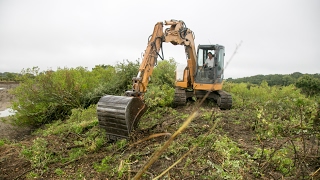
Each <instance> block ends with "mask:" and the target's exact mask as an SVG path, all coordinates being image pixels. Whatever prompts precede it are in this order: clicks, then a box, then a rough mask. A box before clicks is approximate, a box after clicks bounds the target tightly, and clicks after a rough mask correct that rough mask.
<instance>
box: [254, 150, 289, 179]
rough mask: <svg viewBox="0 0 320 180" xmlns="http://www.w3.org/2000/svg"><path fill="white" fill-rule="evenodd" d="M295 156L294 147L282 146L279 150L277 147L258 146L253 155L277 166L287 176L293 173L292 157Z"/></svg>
mask: <svg viewBox="0 0 320 180" xmlns="http://www.w3.org/2000/svg"><path fill="white" fill-rule="evenodd" d="M293 156H294V154H293V151H292V149H289V148H286V147H285V148H281V149H279V150H275V149H270V148H266V149H263V150H262V149H261V148H257V150H256V152H255V153H254V155H253V158H255V159H264V160H266V162H268V163H270V164H272V165H273V166H275V168H276V169H277V170H278V171H280V172H281V173H282V174H284V175H285V176H289V175H291V173H292V171H293V170H295V168H294V161H293V159H292V157H293Z"/></svg>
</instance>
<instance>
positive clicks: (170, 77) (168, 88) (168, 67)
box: [144, 59, 176, 109]
mask: <svg viewBox="0 0 320 180" xmlns="http://www.w3.org/2000/svg"><path fill="white" fill-rule="evenodd" d="M175 69H176V62H175V61H174V59H170V60H163V61H159V62H158V65H157V66H156V67H155V68H154V70H153V74H152V77H151V82H150V83H149V85H148V90H147V92H146V93H145V96H144V99H145V102H146V104H147V105H148V107H149V108H151V109H153V108H156V107H158V106H160V107H165V106H171V105H172V103H173V97H174V83H175Z"/></svg>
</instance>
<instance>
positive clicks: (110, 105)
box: [97, 20, 196, 140]
mask: <svg viewBox="0 0 320 180" xmlns="http://www.w3.org/2000/svg"><path fill="white" fill-rule="evenodd" d="M165 25H168V26H170V27H169V28H167V29H165V31H163V22H158V23H156V25H155V27H154V30H153V33H152V35H151V36H150V39H149V41H148V45H147V48H146V50H145V54H144V57H143V60H142V63H141V65H140V67H139V72H138V75H137V76H136V77H134V78H133V79H132V81H133V85H132V90H130V91H127V92H126V93H125V96H113V95H105V96H103V97H102V98H101V99H100V100H99V102H98V106H97V114H98V120H99V125H100V127H102V128H104V129H105V130H106V134H107V136H108V138H109V139H110V140H117V139H122V138H128V137H129V136H130V132H131V131H132V130H133V129H135V128H136V127H137V125H138V122H139V119H140V117H141V116H142V115H143V114H144V112H145V111H146V109H147V107H146V105H145V104H144V102H143V96H144V93H145V92H146V91H147V86H148V83H149V79H150V76H151V75H152V72H153V69H154V66H155V64H156V62H157V57H158V55H159V52H160V49H161V47H162V43H163V42H166V43H167V42H170V43H172V44H173V45H184V46H185V52H186V55H187V62H188V68H189V72H190V78H191V82H194V74H195V69H196V51H195V45H194V34H193V32H192V31H191V30H190V29H188V28H187V27H186V25H185V23H184V22H183V21H177V20H169V21H165Z"/></svg>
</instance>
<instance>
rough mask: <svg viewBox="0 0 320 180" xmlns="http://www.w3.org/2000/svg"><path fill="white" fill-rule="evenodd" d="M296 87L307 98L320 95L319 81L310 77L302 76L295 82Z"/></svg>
mask: <svg viewBox="0 0 320 180" xmlns="http://www.w3.org/2000/svg"><path fill="white" fill-rule="evenodd" d="M296 87H298V88H300V89H301V90H302V92H303V93H305V94H306V95H307V96H314V95H320V79H318V78H315V77H312V76H311V75H304V76H302V77H300V78H299V79H298V81H297V82H296Z"/></svg>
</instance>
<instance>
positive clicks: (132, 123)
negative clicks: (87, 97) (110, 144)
mask: <svg viewBox="0 0 320 180" xmlns="http://www.w3.org/2000/svg"><path fill="white" fill-rule="evenodd" d="M146 109H147V107H146V105H145V104H144V103H143V101H142V100H141V99H140V98H136V97H127V96H112V95H106V96H103V97H102V98H100V100H99V102H98V106H97V114H98V120H99V126H100V127H102V128H103V129H105V130H106V133H107V137H108V138H109V139H110V140H118V139H123V138H125V139H128V138H129V136H130V132H131V131H132V130H133V129H135V128H136V127H137V125H138V122H139V120H140V117H141V116H142V115H143V113H144V112H145V111H146Z"/></svg>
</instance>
